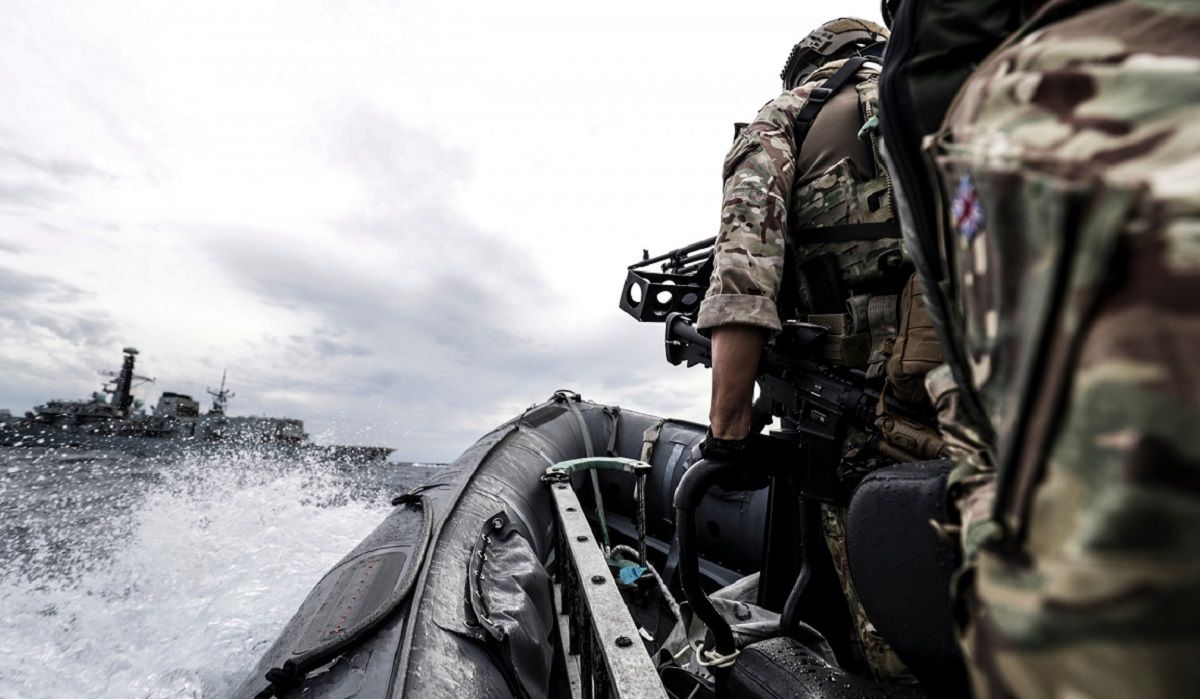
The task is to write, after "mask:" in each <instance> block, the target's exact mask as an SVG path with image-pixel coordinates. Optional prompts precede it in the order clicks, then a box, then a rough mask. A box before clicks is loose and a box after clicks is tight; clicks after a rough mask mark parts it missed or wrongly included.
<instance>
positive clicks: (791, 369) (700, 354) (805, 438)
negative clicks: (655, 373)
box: [621, 239, 936, 500]
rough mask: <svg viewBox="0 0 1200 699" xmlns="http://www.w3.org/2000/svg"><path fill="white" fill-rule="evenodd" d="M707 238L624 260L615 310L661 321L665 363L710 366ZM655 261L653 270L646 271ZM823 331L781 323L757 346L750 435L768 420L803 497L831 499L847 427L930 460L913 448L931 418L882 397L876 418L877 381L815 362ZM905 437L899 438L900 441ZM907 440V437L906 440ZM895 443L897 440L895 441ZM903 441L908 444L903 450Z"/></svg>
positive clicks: (890, 452)
mask: <svg viewBox="0 0 1200 699" xmlns="http://www.w3.org/2000/svg"><path fill="white" fill-rule="evenodd" d="M714 242H715V239H708V240H703V241H700V242H698V243H694V244H692V245H689V246H687V247H683V248H680V249H678V250H673V251H671V252H669V253H666V254H665V255H659V256H657V257H653V258H651V257H650V256H649V254H648V253H647V252H643V253H642V260H641V261H640V262H637V263H635V264H633V265H630V267H629V271H628V275H627V276H626V280H625V285H624V288H623V290H622V293H621V309H622V310H624V311H625V312H626V313H629V314H630V315H631V316H633V317H634V318H635V319H637V320H638V321H640V322H651V323H654V322H661V323H664V325H665V326H666V338H665V342H666V354H667V361H668V362H670V363H671V364H675V365H679V364H684V365H686V366H695V365H697V364H699V365H703V366H706V367H711V366H712V341H711V340H709V339H708V338H707V337H705V336H703V335H701V334H700V332H699V331H697V330H696V328H695V326H694V323H695V320H696V316H697V314H698V313H699V309H700V301H701V300H702V299H703V298H704V293H705V291H706V289H707V287H708V277H709V275H710V274H711V272H712V248H713V243H714ZM656 264H657V265H660V270H661V271H657V272H656V271H652V270H650V269H648V268H649V267H651V266H652V265H656ZM828 333H829V329H828V328H826V327H824V326H822V325H816V324H813V323H803V322H798V321H787V322H785V323H784V326H783V330H782V332H780V333H779V334H777V335H776V337H775V338H774V339H773V340H771V341H770V342H769V343H768V344H767V345H766V347H765V348H764V349H763V354H762V357H761V358H760V359H759V363H758V376H757V379H756V381H757V382H758V389H759V390H758V399H757V400H756V401H755V404H754V428H753V429H752V431H753V432H758V431H759V430H761V429H762V428H763V427H765V426H766V425H767V424H769V423H770V422H771V421H772V419H773V418H775V417H779V418H782V421H781V422H782V425H783V429H782V430H777V431H775V432H773V434H772V436H774V437H778V438H783V439H786V440H788V441H791V442H793V443H795V444H796V445H797V446H798V447H799V448H800V450H801V451H802V456H803V458H801V459H798V467H799V468H801V469H803V470H804V471H806V472H805V473H800V474H797V475H799V476H800V477H799V478H798V479H797V482H798V483H802V484H804V485H803V490H805V492H806V495H808V496H810V497H814V498H817V499H822V500H834V499H837V498H838V497H839V496H841V495H843V494H844V491H843V490H842V486H841V485H839V483H838V479H837V477H836V475H835V474H834V469H832V468H830V464H836V463H838V462H839V461H840V460H841V456H842V455H841V453H840V450H841V448H842V444H843V442H844V440H845V437H846V430H847V428H848V427H850V426H854V427H857V428H858V429H860V430H862V431H864V432H867V433H868V434H869V435H870V443H869V446H871V447H874V449H875V450H876V451H878V452H880V453H881V454H883V455H885V456H888V457H890V458H893V459H895V460H897V461H913V460H917V459H919V458H932V455H929V454H924V453H921V451H920V449H919V447H921V446H922V440H921V439H920V435H919V434H918V433H920V432H925V431H928V430H929V429H930V428H931V427H932V426H933V425H935V424H936V423H934V422H933V420H932V418H931V416H928V415H922V414H918V413H915V412H914V411H913V409H912V408H911V407H910V406H907V405H903V404H900V403H899V402H897V401H894V400H889V399H887V398H884V399H883V400H884V402H885V405H886V406H887V413H888V415H889V417H888V418H884V419H883V422H882V423H881V419H880V418H879V416H878V415H877V410H876V409H877V406H878V405H879V404H880V400H881V398H880V391H879V386H878V385H877V384H878V382H877V381H876V382H873V381H871V380H869V379H868V378H867V377H866V374H865V373H864V372H862V371H860V370H855V369H846V368H843V367H836V366H832V365H830V364H828V363H826V362H822V361H820V360H819V359H816V358H815V357H817V356H818V355H817V352H815V350H816V348H817V347H819V345H820V343H821V342H822V340H823V339H824V338H825V336H826V335H827V334H828ZM906 435H907V439H906ZM914 437H915V438H914ZM897 442H899V443H897ZM910 443H911V445H912V447H916V448H914V449H912V450H911V451H910V450H906V448H905V447H909V446H910Z"/></svg>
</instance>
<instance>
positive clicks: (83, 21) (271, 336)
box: [0, 0, 878, 460]
mask: <svg viewBox="0 0 1200 699" xmlns="http://www.w3.org/2000/svg"><path fill="white" fill-rule="evenodd" d="M5 5H6V7H5V11H4V12H3V13H0V90H3V92H4V94H5V95H6V100H5V101H6V107H5V109H4V110H2V113H0V293H2V294H3V297H4V302H3V305H2V307H0V407H8V408H12V409H14V410H23V409H26V408H28V407H30V406H31V405H32V404H34V403H37V402H41V401H43V400H46V399H49V398H52V397H75V396H84V395H87V394H88V393H90V392H91V391H92V390H94V389H95V388H96V387H97V386H98V381H99V377H98V375H97V374H96V370H97V369H102V368H115V365H116V364H117V363H118V362H119V359H120V348H121V347H122V346H124V345H135V346H137V347H138V348H139V349H141V350H142V365H141V368H142V369H143V370H144V371H145V372H146V373H148V374H151V375H153V376H156V377H157V378H158V380H159V382H158V385H157V386H152V387H148V388H145V389H142V390H143V397H147V398H153V397H157V394H158V392H159V391H161V390H178V391H183V392H191V393H193V394H201V395H202V394H203V389H204V387H205V386H206V385H214V384H215V383H216V382H217V381H219V380H220V374H221V371H222V369H224V368H225V367H228V368H229V377H230V382H231V384H232V387H233V389H234V390H235V391H236V392H237V394H238V395H237V398H236V399H235V400H234V402H233V404H232V409H233V411H234V412H238V413H266V414H278V415H290V416H295V417H301V418H304V419H305V420H306V422H307V424H308V425H309V428H310V430H311V431H313V432H314V433H316V435H317V436H318V437H319V438H321V439H324V440H326V441H345V442H357V443H383V444H388V445H391V446H395V447H397V448H398V450H399V453H398V456H400V457H401V458H411V459H419V460H445V459H450V458H453V457H454V456H455V455H456V454H457V453H459V452H460V451H462V450H463V449H465V448H466V447H467V446H468V445H469V443H470V442H471V441H472V440H474V439H475V438H476V437H477V436H479V435H480V434H482V433H483V432H485V431H486V430H487V429H489V428H490V427H491V426H493V425H494V424H496V423H497V422H499V421H501V420H503V419H506V418H508V417H510V416H512V415H513V414H514V413H516V412H518V411H519V410H521V409H522V408H524V407H525V406H527V405H529V404H530V403H533V402H535V401H538V400H542V399H544V398H546V397H547V396H549V394H550V393H551V392H552V391H553V390H554V389H556V388H564V387H569V388H574V389H576V390H578V391H580V392H581V393H582V394H583V395H584V396H585V397H586V398H590V399H594V400H597V401H601V402H605V403H616V404H620V405H622V406H624V407H627V408H631V409H638V410H644V411H648V412H654V413H659V414H670V415H673V416H677V417H684V418H690V419H703V417H704V410H705V401H706V398H707V376H706V375H705V373H704V372H703V371H701V370H697V369H693V370H690V371H687V370H683V369H678V368H673V367H669V366H668V365H667V364H666V363H665V361H664V360H663V354H662V348H661V328H660V327H658V326H638V325H637V324H635V323H634V322H633V321H632V320H631V319H628V318H626V317H625V316H624V315H623V314H621V313H620V311H619V310H618V309H617V308H616V299H617V295H618V292H619V286H620V283H621V281H622V279H623V267H624V266H625V265H627V264H628V263H629V262H631V261H633V260H634V259H635V258H636V256H637V255H639V254H640V251H641V249H642V248H650V249H651V250H652V251H663V250H665V249H668V248H669V247H673V246H677V245H682V244H685V243H688V242H691V241H693V240H695V239H699V238H702V237H706V236H710V235H712V234H713V232H714V231H715V228H716V223H717V221H716V216H717V211H718V206H719V199H720V164H721V159H722V157H723V156H724V153H725V150H726V149H727V147H728V144H729V139H730V137H731V134H732V126H731V124H732V123H733V122H735V121H745V120H747V119H749V118H751V117H752V116H753V115H754V112H755V111H756V110H757V108H758V107H759V106H760V105H761V104H762V103H763V102H765V101H766V100H768V99H770V98H771V97H773V96H774V94H775V93H776V91H777V88H778V77H777V76H778V73H779V69H780V67H781V64H782V61H783V58H784V57H785V56H786V55H787V51H788V49H789V48H790V46H791V44H792V43H793V42H795V41H797V40H798V39H799V38H800V37H801V36H803V34H804V33H805V32H807V30H808V29H810V28H811V27H813V26H815V25H816V24H818V23H820V22H821V21H823V20H825V19H830V18H832V17H833V16H836V15H838V14H860V15H861V16H865V17H869V18H875V17H877V15H878V3H875V2H839V3H827V4H824V5H825V7H826V8H827V9H821V5H823V3H797V2H786V3H785V2H777V3H761V4H758V5H754V6H744V5H729V4H727V3H721V4H716V3H714V4H712V5H711V6H708V5H698V4H697V3H690V2H683V1H679V2H674V1H672V2H649V3H647V2H641V3H620V2H618V3H588V4H582V3H563V2H561V1H558V2H550V1H541V0H535V1H526V2H519V3H484V2H471V3H460V2H424V1H406V2H393V3H387V2H375V1H370V0H368V1H364V2H355V3H349V4H348V3H334V2H304V1H300V2H297V1H294V0H289V1H288V2H270V3H264V2H246V1H245V0H237V1H236V2H225V1H220V0H218V1H210V2H204V3H190V4H189V6H188V7H184V6H183V4H182V3H162V2H156V1H154V0H140V1H131V0H116V1H106V2H103V3H95V2H54V3H45V2H32V1H30V2H25V1H17V2H13V0H9V2H7V3H5Z"/></svg>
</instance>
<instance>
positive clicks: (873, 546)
mask: <svg viewBox="0 0 1200 699" xmlns="http://www.w3.org/2000/svg"><path fill="white" fill-rule="evenodd" d="M950 469H951V464H950V462H949V461H921V462H916V463H910V464H900V465H897V466H891V467H888V468H883V469H880V470H878V471H875V472H874V473H872V474H871V475H869V476H867V477H866V478H865V479H863V481H862V483H860V484H859V486H858V488H857V489H855V491H854V494H853V496H852V497H851V500H850V511H849V513H848V515H847V517H846V548H847V552H848V554H849V558H850V577H851V578H852V579H853V580H854V588H855V590H856V591H857V592H858V597H859V599H860V600H861V601H862V604H863V608H864V609H865V610H866V612H867V616H868V617H870V619H871V621H872V622H873V623H874V624H875V628H876V629H877V630H878V631H879V633H880V635H882V636H883V637H884V638H885V639H887V641H888V643H890V644H891V645H892V648H893V649H895V651H896V654H897V655H899V656H900V659H901V660H903V661H904V663H905V665H907V666H908V668H909V669H910V670H912V672H913V674H914V675H916V676H917V679H918V680H920V681H921V685H922V686H923V687H925V689H926V690H927V691H928V692H929V694H930V695H931V696H937V697H959V696H969V694H968V690H967V686H968V685H967V676H966V669H965V666H964V665H963V659H962V654H961V651H960V649H959V646H958V642H957V640H956V639H955V637H954V618H953V612H952V609H951V600H950V578H951V575H952V574H953V573H954V570H955V569H956V568H957V566H958V555H957V551H956V548H955V547H954V546H953V545H952V544H951V543H950V542H948V541H946V540H944V539H943V538H941V537H939V536H938V533H937V530H935V529H934V526H933V524H932V523H933V522H946V521H948V519H949V513H948V512H947V511H946V507H947V504H946V496H945V493H946V477H947V476H948V475H949V473H950Z"/></svg>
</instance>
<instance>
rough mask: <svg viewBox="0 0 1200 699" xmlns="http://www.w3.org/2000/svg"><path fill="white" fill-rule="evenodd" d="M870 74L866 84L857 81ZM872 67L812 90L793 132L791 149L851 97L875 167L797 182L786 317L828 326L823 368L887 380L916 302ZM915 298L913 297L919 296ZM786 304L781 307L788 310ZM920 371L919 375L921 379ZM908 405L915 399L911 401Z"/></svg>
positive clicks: (839, 169)
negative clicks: (836, 98) (824, 113)
mask: <svg viewBox="0 0 1200 699" xmlns="http://www.w3.org/2000/svg"><path fill="white" fill-rule="evenodd" d="M862 73H867V74H868V77H865V78H862V77H860V75H861V74H862ZM878 75H879V68H878V65H877V64H874V63H867V62H866V61H864V60H863V59H861V58H856V59H850V60H848V61H846V63H845V64H843V65H842V66H841V67H840V68H839V69H838V70H837V71H836V72H835V73H834V74H833V75H832V76H831V77H829V78H827V79H826V80H825V81H824V82H823V83H822V85H821V87H818V88H816V89H815V90H813V93H812V96H810V98H809V100H808V102H807V103H806V104H805V107H804V109H803V110H802V111H801V114H800V115H799V117H798V119H797V123H796V125H795V136H796V143H797V148H799V144H800V143H802V142H803V139H804V137H805V136H807V133H808V129H809V127H810V126H811V124H812V122H813V121H814V120H815V119H816V116H817V114H818V113H819V112H820V109H821V108H822V107H823V106H824V104H825V103H826V102H827V101H828V100H829V99H830V98H831V97H832V96H833V95H834V94H836V93H837V92H838V91H839V90H851V89H852V90H854V91H855V92H856V93H857V96H858V104H859V123H860V124H863V125H864V126H863V128H862V130H861V131H860V133H859V138H861V139H864V140H869V141H870V145H871V154H872V161H873V166H874V167H873V168H872V171H871V172H859V171H858V168H857V167H856V166H855V163H854V161H853V160H852V159H851V158H850V157H845V158H842V159H841V160H840V161H839V162H837V163H836V164H835V165H834V166H833V167H831V168H829V169H828V170H826V171H825V172H823V173H821V174H820V175H818V176H816V177H814V178H810V179H808V180H806V181H804V182H801V183H798V185H797V186H796V188H795V189H794V190H793V192H792V197H791V202H790V207H789V209H788V220H789V226H788V228H789V230H788V237H789V246H788V255H789V259H788V272H789V274H790V275H791V276H792V278H793V279H794V280H795V281H794V283H792V284H790V285H788V287H789V288H790V289H791V290H792V291H793V293H794V294H795V296H794V298H793V299H786V300H785V303H786V304H788V306H791V310H792V313H791V316H792V317H793V318H795V319H797V320H800V321H803V322H810V323H815V324H818V325H822V326H825V327H827V328H829V335H828V337H827V341H826V342H825V344H824V345H823V347H822V349H821V352H822V354H823V355H824V358H825V359H826V360H828V361H830V362H833V363H836V364H840V365H843V366H848V367H852V368H857V369H864V370H866V371H867V373H868V376H871V377H875V376H880V375H882V374H883V373H884V370H885V362H886V361H887V360H888V358H889V356H890V355H891V354H892V351H893V345H894V343H896V342H897V334H898V333H899V332H900V330H901V326H902V325H904V328H905V330H907V329H908V326H909V325H910V323H907V322H903V323H902V318H907V316H908V313H907V312H906V310H905V309H902V308H901V306H902V303H901V302H902V300H903V301H904V302H905V303H907V304H908V305H909V306H912V305H913V304H912V302H911V301H912V297H913V294H912V293H911V292H910V293H909V294H905V295H904V297H905V298H903V299H902V297H901V294H902V291H903V290H904V289H905V286H906V284H908V282H909V277H910V276H911V274H912V271H913V270H912V265H911V263H910V262H909V261H908V257H907V255H906V253H905V250H904V246H903V244H902V240H901V233H900V228H899V226H898V224H897V223H896V216H895V210H894V204H893V196H892V183H891V179H890V178H889V176H888V172H887V168H886V167H885V166H884V165H883V159H882V158H881V157H880V153H879V143H878V139H877V136H876V133H875V131H876V126H877V124H878V117H877V115H878V112H879V84H878ZM918 296H919V295H918ZM786 307H787V306H785V308H786ZM899 344H900V345H901V346H902V347H904V348H907V349H908V350H910V351H917V352H918V353H920V352H925V353H929V352H928V350H930V349H932V350H933V352H932V353H931V356H929V357H928V360H929V361H930V362H931V363H930V365H929V366H930V367H932V366H933V365H935V364H936V363H937V362H938V361H940V354H939V353H937V352H936V350H937V344H936V342H933V343H930V342H927V341H924V340H922V341H919V342H906V341H903V340H901V341H900V343H899ZM926 370H927V368H925V367H924V366H923V365H922V367H921V368H920V369H919V370H918V371H919V373H922V374H923V373H924V371H926ZM913 397H914V398H917V399H920V396H919V395H916V394H914V396H913Z"/></svg>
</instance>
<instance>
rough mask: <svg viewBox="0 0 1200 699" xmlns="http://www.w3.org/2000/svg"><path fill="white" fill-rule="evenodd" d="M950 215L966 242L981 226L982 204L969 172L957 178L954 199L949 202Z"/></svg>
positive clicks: (969, 240)
mask: <svg viewBox="0 0 1200 699" xmlns="http://www.w3.org/2000/svg"><path fill="white" fill-rule="evenodd" d="M950 217H951V218H952V219H954V227H955V228H957V229H958V232H959V234H960V235H962V237H963V238H966V240H967V242H968V243H969V242H971V240H972V239H973V238H974V237H975V234H976V233H978V232H979V229H980V228H981V227H982V226H983V205H982V204H981V203H980V202H979V192H978V191H976V189H975V180H973V179H971V175H970V174H969V173H968V174H966V175H963V176H962V178H960V179H959V180H958V187H956V188H955V190H954V201H953V202H951V204H950Z"/></svg>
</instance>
